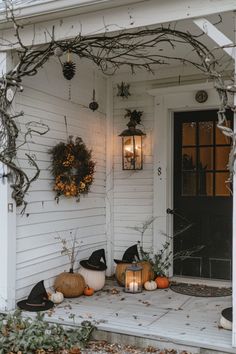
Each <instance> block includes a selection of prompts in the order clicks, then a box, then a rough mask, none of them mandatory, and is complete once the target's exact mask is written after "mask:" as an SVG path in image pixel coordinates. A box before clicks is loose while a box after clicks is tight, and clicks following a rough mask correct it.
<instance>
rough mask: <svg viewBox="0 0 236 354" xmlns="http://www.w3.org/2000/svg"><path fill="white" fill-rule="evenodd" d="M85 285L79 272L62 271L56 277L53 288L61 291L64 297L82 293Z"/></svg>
mask: <svg viewBox="0 0 236 354" xmlns="http://www.w3.org/2000/svg"><path fill="white" fill-rule="evenodd" d="M85 285H86V283H85V280H84V278H83V276H82V275H81V274H77V273H67V272H64V273H61V274H59V275H58V276H57V277H56V279H55V283H54V289H55V290H56V291H59V292H61V293H62V294H63V295H64V297H77V296H80V295H82V294H83V292H84V288H85Z"/></svg>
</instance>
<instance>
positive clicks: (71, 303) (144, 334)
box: [27, 281, 235, 354]
mask: <svg viewBox="0 0 236 354" xmlns="http://www.w3.org/2000/svg"><path fill="white" fill-rule="evenodd" d="M231 301H232V299H231V297H230V296H228V297H211V298H206V297H190V296H186V295H181V294H178V293H175V292H174V291H172V290H171V289H167V290H156V291H149V292H148V291H143V292H142V293H141V294H127V293H125V292H124V291H123V288H121V287H119V286H118V285H117V283H116V282H115V281H109V282H108V283H107V285H106V286H105V288H104V289H103V290H102V291H99V292H97V293H96V294H95V295H94V296H93V297H85V296H81V297H79V298H75V299H66V300H65V301H64V302H63V303H62V304H60V305H58V306H56V307H55V309H54V310H53V311H51V312H48V313H47V314H46V316H45V319H46V320H48V321H50V322H54V323H60V324H64V325H70V326H78V325H79V324H80V323H81V322H82V321H84V320H88V321H91V322H93V323H94V324H95V325H96V328H97V330H96V331H95V334H94V337H95V338H99V339H105V340H108V341H114V342H119V343H126V344H127V343H128V344H130V345H137V346H142V347H144V346H148V345H151V346H153V347H158V348H160V349H175V350H178V349H179V350H186V351H188V352H190V353H192V354H194V353H208V354H210V353H221V354H223V353H235V349H233V348H232V345H231V343H232V333H231V331H227V330H223V329H221V328H220V327H219V319H220V313H221V310H222V309H223V308H226V307H229V306H231ZM28 314H29V313H27V315H28Z"/></svg>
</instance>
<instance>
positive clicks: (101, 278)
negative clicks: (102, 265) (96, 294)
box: [78, 267, 106, 291]
mask: <svg viewBox="0 0 236 354" xmlns="http://www.w3.org/2000/svg"><path fill="white" fill-rule="evenodd" d="M78 273H79V274H81V275H82V276H83V277H84V280H85V283H86V285H88V286H89V287H90V288H93V289H94V291H98V290H101V289H102V288H103V287H104V285H105V274H106V271H105V270H101V271H99V270H90V269H86V268H84V267H80V269H79V270H78Z"/></svg>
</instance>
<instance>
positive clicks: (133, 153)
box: [123, 135, 143, 170]
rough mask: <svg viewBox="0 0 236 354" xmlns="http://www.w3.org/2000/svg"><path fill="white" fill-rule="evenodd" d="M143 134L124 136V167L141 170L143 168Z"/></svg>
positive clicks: (125, 168)
mask: <svg viewBox="0 0 236 354" xmlns="http://www.w3.org/2000/svg"><path fill="white" fill-rule="evenodd" d="M142 161H143V152H142V136H139V135H133V136H125V137H123V169H124V170H141V169H142V168H143V164H142Z"/></svg>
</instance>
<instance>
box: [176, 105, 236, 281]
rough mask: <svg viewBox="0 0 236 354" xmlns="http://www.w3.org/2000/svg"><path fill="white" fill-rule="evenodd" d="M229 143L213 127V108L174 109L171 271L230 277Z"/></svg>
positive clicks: (201, 275)
mask: <svg viewBox="0 0 236 354" xmlns="http://www.w3.org/2000/svg"><path fill="white" fill-rule="evenodd" d="M232 122H233V115H232V113H231V112H228V113H227V124H228V126H230V127H232ZM230 143H231V142H230V139H229V138H227V137H226V136H224V135H223V134H222V133H221V131H220V130H219V129H218V128H217V110H204V111H189V112H176V113H174V209H173V214H174V235H175V236H174V274H175V275H181V276H192V277H200V278H211V279H231V268H232V264H231V263H232V255H231V253H232V204H233V200H232V195H231V192H230V186H229V185H228V184H227V183H225V182H226V181H227V179H228V177H229V172H228V170H227V163H228V156H229V151H230Z"/></svg>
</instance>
